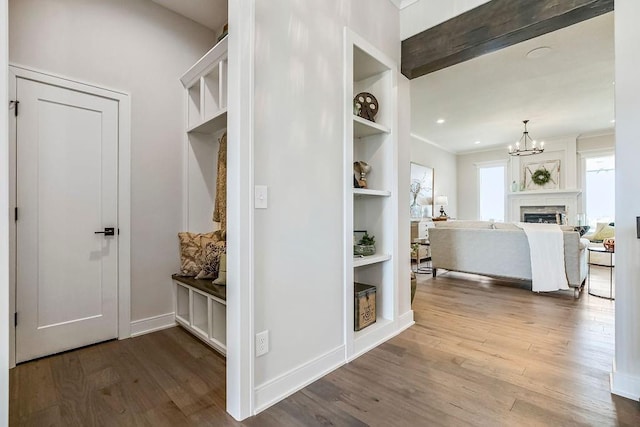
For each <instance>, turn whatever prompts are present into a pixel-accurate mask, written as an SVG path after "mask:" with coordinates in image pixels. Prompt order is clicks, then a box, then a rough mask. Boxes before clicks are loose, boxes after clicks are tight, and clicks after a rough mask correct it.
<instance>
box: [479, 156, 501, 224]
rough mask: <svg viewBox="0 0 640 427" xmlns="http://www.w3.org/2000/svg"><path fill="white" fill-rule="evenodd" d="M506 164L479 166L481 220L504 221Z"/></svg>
mask: <svg viewBox="0 0 640 427" xmlns="http://www.w3.org/2000/svg"><path fill="white" fill-rule="evenodd" d="M506 169H507V168H506V165H504V164H500V165H496V164H493V165H487V166H478V188H479V194H478V199H479V203H478V205H479V217H480V219H481V220H484V221H488V220H493V221H501V222H503V221H504V217H505V196H506Z"/></svg>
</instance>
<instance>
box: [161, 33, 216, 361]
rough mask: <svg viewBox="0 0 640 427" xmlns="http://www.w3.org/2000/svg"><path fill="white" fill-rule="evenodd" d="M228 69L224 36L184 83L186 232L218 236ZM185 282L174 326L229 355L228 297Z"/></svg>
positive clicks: (180, 283)
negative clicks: (216, 206)
mask: <svg viewBox="0 0 640 427" xmlns="http://www.w3.org/2000/svg"><path fill="white" fill-rule="evenodd" d="M227 69H228V60H227V37H225V38H224V39H222V40H221V41H220V42H219V43H218V44H216V45H215V46H214V47H213V48H212V49H211V50H209V52H207V53H206V54H205V55H204V56H203V57H202V58H201V59H200V60H198V62H196V63H195V64H194V65H193V66H192V67H191V68H190V69H189V70H188V71H187V72H186V73H185V74H184V75H183V76H182V77H181V78H180V81H181V82H182V84H183V86H184V88H185V97H186V108H185V110H186V118H185V124H186V125H185V134H186V138H185V155H184V162H185V163H184V170H185V175H184V194H185V199H184V202H183V203H184V224H183V229H184V230H185V231H191V232H195V233H206V232H210V231H214V227H215V224H214V222H213V221H212V214H213V206H214V202H215V196H216V187H215V185H216V175H217V170H218V149H219V145H220V144H219V139H220V137H221V136H222V134H223V133H224V132H225V131H226V128H227V81H228V79H227ZM185 280H186V279H185ZM185 280H182V279H181V280H177V279H176V278H174V280H173V285H174V289H175V316H176V322H177V323H179V324H180V325H182V326H183V327H184V328H185V329H187V330H188V331H190V332H191V333H193V334H194V335H195V336H197V337H199V338H200V339H202V340H203V341H204V342H206V343H207V344H209V345H210V346H211V347H213V348H214V349H216V350H218V351H219V352H221V353H223V354H225V353H226V331H227V327H226V323H227V322H226V313H227V311H226V297H225V298H221V297H220V295H218V296H216V295H215V293H214V294H211V290H210V289H208V288H206V287H202V286H200V283H201V282H202V281H195V280H192V279H190V280H192V281H191V282H189V281H188V280H186V281H185ZM209 282H210V281H209Z"/></svg>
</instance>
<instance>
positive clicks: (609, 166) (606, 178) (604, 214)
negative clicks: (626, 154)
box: [584, 155, 616, 230]
mask: <svg viewBox="0 0 640 427" xmlns="http://www.w3.org/2000/svg"><path fill="white" fill-rule="evenodd" d="M584 194H585V199H586V204H585V207H586V214H587V225H589V226H591V229H592V230H595V227H596V223H598V222H611V221H614V218H615V213H616V211H615V209H616V205H615V200H616V195H615V157H614V156H613V155H608V156H601V157H590V158H587V159H585V188H584Z"/></svg>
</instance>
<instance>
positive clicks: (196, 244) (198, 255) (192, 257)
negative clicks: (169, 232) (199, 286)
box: [178, 231, 221, 277]
mask: <svg viewBox="0 0 640 427" xmlns="http://www.w3.org/2000/svg"><path fill="white" fill-rule="evenodd" d="M220 238H221V233H220V232H219V231H214V232H211V233H190V232H182V233H178V240H179V241H180V275H182V276H189V277H195V276H197V275H198V273H200V270H202V250H203V248H204V244H203V239H206V240H208V241H212V240H213V241H219V240H220Z"/></svg>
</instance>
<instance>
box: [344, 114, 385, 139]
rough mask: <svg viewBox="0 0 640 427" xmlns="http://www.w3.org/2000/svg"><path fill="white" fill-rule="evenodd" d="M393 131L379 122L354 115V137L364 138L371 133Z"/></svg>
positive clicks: (377, 133)
mask: <svg viewBox="0 0 640 427" xmlns="http://www.w3.org/2000/svg"><path fill="white" fill-rule="evenodd" d="M384 133H391V129H389V128H388V127H386V126H383V125H381V124H379V123H376V122H372V121H370V120H367V119H363V118H362V117H360V116H353V136H354V138H364V137H367V136H371V135H379V134H384Z"/></svg>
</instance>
